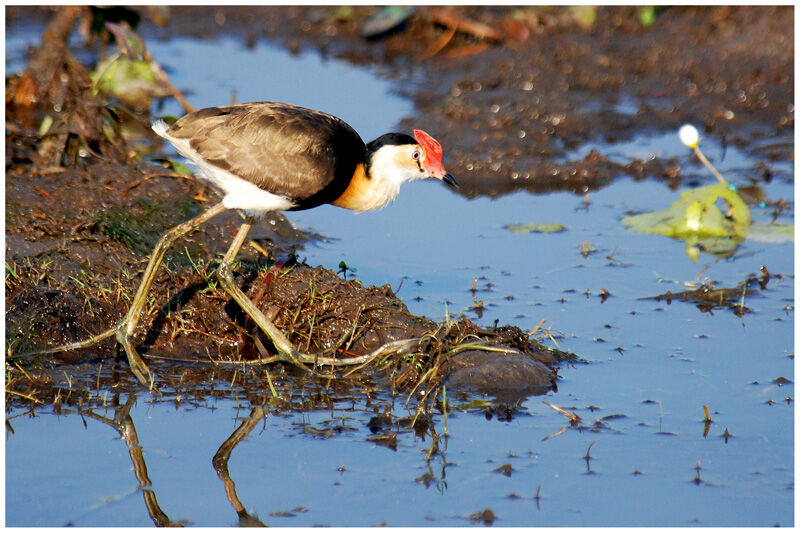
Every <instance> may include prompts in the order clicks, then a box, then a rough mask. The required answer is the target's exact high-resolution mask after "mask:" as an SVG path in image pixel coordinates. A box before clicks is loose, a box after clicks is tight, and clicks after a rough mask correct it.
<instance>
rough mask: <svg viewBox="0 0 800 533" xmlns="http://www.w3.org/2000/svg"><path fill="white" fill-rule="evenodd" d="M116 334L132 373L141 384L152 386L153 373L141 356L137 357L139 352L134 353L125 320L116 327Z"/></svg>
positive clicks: (134, 349)
mask: <svg viewBox="0 0 800 533" xmlns="http://www.w3.org/2000/svg"><path fill="white" fill-rule="evenodd" d="M115 330H116V334H117V342H118V343H120V344H121V345H122V347H123V348H124V349H125V354H126V355H127V357H128V365H129V366H130V367H131V372H133V375H134V376H136V379H138V380H139V382H140V383H141V384H142V385H145V386H147V387H150V388H152V387H153V375H152V374H151V373H150V370H149V369H148V368H147V365H146V364H145V363H144V361H142V358H141V357H139V354H138V353H136V348H134V347H133V343H132V342H131V336H130V335H129V334H128V331H127V330H128V324H127V322H126V321H124V320H123V321H122V322H121V323H120V324H119V325H118V326H117V327H116V328H115Z"/></svg>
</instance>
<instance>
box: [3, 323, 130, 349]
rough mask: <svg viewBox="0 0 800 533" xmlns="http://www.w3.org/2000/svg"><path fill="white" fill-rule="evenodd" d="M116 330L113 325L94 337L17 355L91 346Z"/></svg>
mask: <svg viewBox="0 0 800 533" xmlns="http://www.w3.org/2000/svg"><path fill="white" fill-rule="evenodd" d="M116 332H117V326H115V327H113V328H111V329H107V330H106V331H104V332H102V333H98V334H97V335H95V336H94V337H90V338H88V339H86V340H85V341H78V342H73V343H72V344H62V345H61V346H55V347H53V348H46V349H44V350H36V351H33V352H28V353H24V354H20V355H18V356H17V357H29V356H31V355H46V354H51V353H58V352H70V351H72V350H79V349H81V348H87V347H89V346H91V345H93V344H97V343H98V342H100V341H101V340H103V339H107V338H108V337H111V336H112V335H114V334H115V333H116Z"/></svg>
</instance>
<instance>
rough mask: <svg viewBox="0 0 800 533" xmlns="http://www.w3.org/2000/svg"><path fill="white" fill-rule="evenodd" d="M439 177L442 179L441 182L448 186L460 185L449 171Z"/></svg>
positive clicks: (455, 186) (456, 186) (455, 187)
mask: <svg viewBox="0 0 800 533" xmlns="http://www.w3.org/2000/svg"><path fill="white" fill-rule="evenodd" d="M441 179H442V181H443V182H445V183H446V184H448V185H449V186H451V187H453V188H454V189H457V188H458V187H460V185H459V184H458V182H457V181H456V179H455V178H454V177H453V175H452V174H450V173H449V172H448V173H447V174H445V175H444V177H442V178H441Z"/></svg>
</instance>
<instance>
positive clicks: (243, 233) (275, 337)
mask: <svg viewBox="0 0 800 533" xmlns="http://www.w3.org/2000/svg"><path fill="white" fill-rule="evenodd" d="M253 222H254V220H253V219H252V218H248V219H247V220H246V221H245V223H244V224H242V226H241V228H239V233H237V234H236V238H235V239H234V240H233V242H232V243H231V247H230V248H229V249H228V253H226V254H225V257H224V258H223V259H222V264H220V266H219V269H218V270H217V278H219V281H220V283H221V284H222V288H223V289H225V292H227V293H228V294H230V295H231V297H232V298H233V299H234V300H236V303H238V304H239V307H241V308H242V311H244V312H245V313H247V315H248V316H250V318H252V319H253V322H255V323H256V324H257V325H258V327H259V328H261V331H263V332H264V333H266V334H267V336H268V337H269V338H270V340H271V341H272V344H274V345H275V348H276V349H277V350H278V352H279V354H280V357H281V358H282V359H283V360H284V361H286V362H288V363H293V364H295V365H297V366H300V367H302V368H303V369H306V367H305V366H303V364H302V363H301V359H302V358H303V357H302V354H300V353H299V352H298V350H297V348H295V347H294V345H293V344H292V343H291V342H290V341H289V339H287V338H286V336H285V335H284V334H283V333H281V331H280V330H279V329H278V328H277V327H275V324H273V323H272V322H271V321H270V320H269V319H268V318H267V317H266V316H264V313H262V312H261V311H260V310H259V309H258V307H256V306H255V304H254V303H253V302H252V301H250V298H248V297H247V296H246V295H245V294H244V293H243V292H242V291H241V289H239V287H237V286H236V284H235V283H234V282H233V272H232V271H231V265H232V264H233V260H234V259H235V258H236V254H238V253H239V249H240V248H241V247H242V244H243V243H244V241H245V238H246V237H247V233H248V232H249V231H250V228H251V227H252V226H253ZM306 370H307V369H306Z"/></svg>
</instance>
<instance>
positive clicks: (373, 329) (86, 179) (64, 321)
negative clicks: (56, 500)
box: [6, 7, 794, 402]
mask: <svg viewBox="0 0 800 533" xmlns="http://www.w3.org/2000/svg"><path fill="white" fill-rule="evenodd" d="M163 14H164V12H163V11H161V10H143V17H142V20H141V22H140V27H139V29H138V31H140V33H141V34H142V35H143V36H144V37H145V40H147V39H150V38H160V39H168V38H170V37H171V36H175V35H192V36H195V37H200V38H207V37H208V36H213V35H218V34H223V33H231V34H237V35H241V36H242V38H243V39H244V40H245V41H246V42H248V43H255V42H256V41H257V40H258V39H269V40H271V41H276V42H278V43H280V44H282V45H283V46H286V47H287V48H288V49H289V50H297V49H300V48H302V47H314V48H317V49H320V50H323V52H324V53H326V54H330V55H334V56H336V57H342V58H346V59H347V60H349V61H353V62H358V63H381V64H383V65H384V66H385V68H386V69H388V72H389V73H390V74H389V75H390V76H392V77H396V79H397V80H398V85H399V87H400V90H401V91H402V92H403V93H404V94H406V95H407V96H409V97H411V98H412V99H413V101H414V103H415V105H416V116H414V117H409V118H408V119H407V120H405V121H404V122H403V123H402V124H401V126H402V127H411V126H412V124H413V126H414V127H418V128H423V129H427V130H429V131H435V132H436V136H437V138H438V139H439V140H440V141H441V142H442V144H443V145H445V146H449V147H452V148H451V149H450V150H448V158H449V159H448V160H447V161H446V164H447V168H448V170H449V171H450V172H451V173H453V174H454V175H456V176H458V180H459V182H460V183H462V189H461V190H462V193H463V194H465V195H466V196H469V197H474V196H482V195H488V196H497V195H502V194H505V193H508V192H511V191H515V190H519V189H527V190H530V191H533V192H537V193H540V192H547V191H554V190H569V191H572V192H575V193H581V194H583V193H587V192H590V191H593V190H597V189H599V188H602V187H603V186H605V185H607V184H609V183H610V182H611V181H612V180H613V179H615V178H617V177H620V176H631V177H633V178H635V179H645V178H648V179H659V180H665V181H667V182H668V183H669V184H670V185H671V186H674V187H677V186H678V185H679V184H680V183H681V181H682V180H684V179H686V176H685V175H684V174H682V173H681V172H680V167H679V165H678V163H677V162H676V161H674V160H669V159H667V160H662V159H660V158H657V157H655V158H652V159H648V160H631V161H629V162H627V163H620V162H618V161H612V160H611V159H610V158H609V157H608V154H603V153H600V152H599V151H597V150H591V151H590V152H589V153H588V155H586V156H584V157H580V158H575V157H574V156H573V155H572V152H573V151H574V150H575V149H576V148H578V147H581V146H584V145H586V144H591V143H603V142H608V143H611V142H617V141H620V140H624V139H626V138H629V137H630V136H632V135H634V134H641V133H642V131H652V132H659V131H665V130H671V129H677V127H678V126H679V125H680V124H682V123H684V122H687V121H690V122H695V123H698V124H702V126H703V127H704V134H706V135H710V136H714V137H719V138H722V139H724V140H725V142H727V143H731V144H734V145H737V146H743V147H748V146H750V145H751V144H752V143H753V142H754V141H755V140H757V139H760V138H762V137H765V136H769V137H773V136H777V135H781V134H787V135H789V134H790V133H791V131H792V129H793V127H794V109H793V86H794V74H793V57H794V50H793V42H794V36H793V16H794V13H793V8H792V7H764V8H729V7H720V8H669V9H664V10H659V11H657V13H656V18H655V22H654V23H652V24H650V25H646V24H644V23H643V22H641V20H640V17H639V12H638V11H636V9H635V8H613V9H612V8H602V9H598V10H597V11H596V12H595V14H594V17H595V18H594V20H593V21H592V22H591V23H587V21H586V20H583V19H581V17H580V16H578V14H576V12H574V11H572V10H569V9H544V8H519V9H516V8H477V7H475V8H435V7H423V8H416V9H414V10H412V11H410V12H409V13H406V14H405V15H404V18H403V20H402V21H401V22H398V23H397V25H396V26H394V27H390V28H388V29H387V30H386V31H383V32H381V33H377V34H371V35H370V37H369V38H367V37H365V36H364V32H365V30H364V28H365V27H367V28H370V26H369V25H370V24H373V25H374V23H375V19H374V17H375V16H376V15H377V14H378V10H377V8H368V7H356V8H347V9H346V10H345V9H344V8H336V7H319V8H296V7H286V8H211V7H203V8H172V9H170V10H169V11H168V17H166V18H164V17H161V15H163ZM6 16H7V24H10V23H14V22H15V21H17V20H21V19H25V18H26V17H29V18H39V19H42V20H48V21H54V20H55V19H56V18H57V17H59V16H61V17H63V20H61V21H60V22H59V24H58V25H56V26H51V29H52V30H53V31H55V30H59V31H61V34H62V35H63V34H64V31H65V30H63V27H64V26H69V25H70V24H75V25H78V27H81V25H84V26H85V25H86V24H87V22H86V17H87V16H88V15H86V13H85V12H80V11H78V12H72V11H68V10H62V11H61V12H59V11H57V10H53V9H35V8H25V7H9V8H6ZM67 33H68V32H67ZM48 42H49V49H48V50H43V49H40V50H39V51H38V52H34V55H33V56H32V58H31V60H30V64H29V69H28V71H27V72H26V73H25V74H23V75H22V76H20V77H11V78H8V79H7V80H6V95H7V97H6V110H7V122H6V265H7V266H6V344H7V359H6V361H7V364H6V379H7V391H9V390H11V391H15V393H16V394H14V393H12V394H9V393H8V392H7V395H6V397H7V400H9V401H12V402H14V401H28V400H27V399H28V398H31V397H35V398H37V400H38V401H46V402H56V401H60V400H57V399H58V398H60V395H61V392H60V391H61V389H60V388H57V387H55V386H53V383H55V377H54V376H55V375H56V374H58V375H61V374H62V373H63V372H64V365H69V369H70V375H72V376H74V379H75V380H76V382H75V385H76V387H78V385H79V383H83V385H84V386H86V387H92V386H93V385H96V386H98V387H99V384H100V381H101V378H102V380H104V381H108V385H109V386H111V387H114V386H119V385H120V384H125V386H126V387H134V386H135V383H136V382H135V379H133V378H132V376H131V375H130V374H129V373H128V372H127V368H126V366H125V364H124V363H121V362H120V359H119V356H118V354H117V347H116V343H115V342H113V341H111V340H108V341H104V342H102V343H100V344H98V345H97V346H95V347H93V348H91V349H88V350H81V351H73V352H67V353H62V354H56V355H55V356H46V357H36V358H18V357H17V356H18V354H22V353H25V352H28V351H30V350H32V349H36V348H41V347H45V346H54V345H58V344H62V343H67V342H74V341H77V340H83V339H85V338H88V337H89V336H91V335H93V334H97V333H99V332H102V331H104V330H106V329H107V328H109V327H112V326H113V325H115V324H117V323H118V322H119V321H120V320H121V318H122V316H123V315H124V313H125V312H126V311H127V306H128V305H129V303H130V300H131V298H132V296H133V294H134V292H135V290H136V288H137V285H138V281H139V279H140V277H141V272H142V270H143V268H144V265H145V262H146V259H147V255H148V254H149V253H150V251H151V250H152V247H153V245H154V244H155V242H156V241H157V240H158V238H159V237H160V236H161V234H163V232H164V231H166V230H167V229H169V228H170V227H172V226H174V225H175V224H178V223H179V222H182V221H184V220H186V219H188V218H189V217H191V216H194V215H195V214H197V213H199V212H200V211H201V210H203V209H204V208H205V207H207V206H208V205H211V204H210V203H209V202H213V200H214V198H213V197H214V193H213V192H211V191H207V190H204V189H203V187H202V185H201V184H200V183H199V182H197V181H195V180H193V179H187V177H186V176H183V175H181V174H179V173H176V172H174V171H173V169H165V168H164V167H163V166H159V165H158V164H157V163H158V161H157V159H158V154H149V155H148V156H147V157H143V158H142V157H137V156H136V151H135V149H140V147H141V145H142V144H150V143H152V142H153V140H154V139H153V136H152V135H151V134H150V133H149V132H148V130H147V128H146V124H147V117H146V116H144V115H141V114H139V115H136V114H135V113H134V114H133V115H132V116H124V117H123V115H122V114H121V113H117V112H114V109H115V108H109V106H106V105H104V103H103V102H102V101H100V100H99V99H98V98H97V97H96V96H95V95H93V94H92V93H91V91H90V90H89V89H88V87H89V85H87V83H86V78H85V76H86V73H85V70H86V67H85V66H82V65H80V63H78V62H77V61H76V60H75V59H74V57H73V56H72V55H71V54H69V53H68V52H67V51H65V49H64V48H63V47H62V48H61V49H59V48H58V47H57V46H53V43H52V41H48ZM675 43H681V46H676V45H675ZM92 46H98V44H97V43H96V42H95V43H93V44H92ZM48 59H49V60H50V62H48ZM44 65H49V66H47V68H45V66H44ZM54 66H55V67H54ZM53 68H55V70H53ZM82 69H83V70H82ZM420 72H421V73H422V77H423V78H424V79H425V80H426V82H425V83H424V84H416V83H413V82H412V81H411V78H412V77H414V76H419V73H420ZM59 80H65V81H66V83H62V82H61V81H59ZM187 96H188V97H189V98H191V95H187ZM266 96H267V95H265V98H266ZM631 102H635V104H634V105H632V104H631ZM52 109H58V112H56V113H55V114H54V116H55V121H54V125H53V126H51V129H50V130H49V131H48V133H47V134H46V135H41V134H40V131H39V128H40V125H41V122H42V120H43V118H44V116H45V114H48V113H51V110H52ZM100 119H102V120H100ZM109 123H113V124H118V125H120V128H119V130H115V131H109V130H108V128H106V127H104V125H107V124H109ZM123 125H124V128H125V129H127V130H128V131H130V130H137V131H138V134H137V135H136V136H135V137H131V136H130V135H129V134H126V135H123V134H122V133H121V131H122V129H123ZM158 145H159V144H158V143H156V144H155V146H158ZM159 149H160V148H157V147H156V148H155V150H159ZM761 149H766V150H769V151H770V157H773V158H776V159H790V158H791V157H792V149H791V147H786V146H779V145H775V146H768V147H761ZM140 151H141V150H140ZM153 156H155V157H153ZM769 178H770V177H768V176H754V177H753V179H754V180H756V181H757V180H759V179H769ZM239 223H240V218H239V216H238V215H237V214H236V213H225V214H223V215H221V216H220V217H217V219H215V220H214V221H213V222H211V223H210V224H206V225H204V226H203V227H201V229H200V230H199V231H197V232H195V233H193V234H192V235H190V236H189V237H188V239H186V240H184V241H181V243H180V245H179V246H175V247H174V248H173V249H172V251H171V253H170V254H168V256H167V262H166V266H167V268H163V269H162V270H160V273H159V274H158V276H157V278H156V283H155V285H154V287H153V290H152V292H151V295H152V298H151V300H149V301H148V304H147V306H146V312H147V316H146V318H145V319H144V320H143V321H142V325H141V326H140V328H139V336H138V338H137V340H138V341H139V344H140V348H141V349H142V351H143V356H144V357H145V360H146V361H147V363H148V365H152V368H153V369H154V370H155V373H156V374H157V375H158V376H159V377H158V380H159V381H158V382H157V383H156V385H157V386H159V387H173V386H177V385H176V383H180V384H181V386H182V387H184V386H186V385H187V383H192V384H193V385H194V386H196V387H198V388H199V389H203V388H204V385H202V384H203V383H206V385H207V383H208V381H209V379H210V375H211V374H212V373H222V374H225V375H226V377H229V376H230V375H231V374H232V373H235V372H236V371H237V370H236V368H237V367H236V366H235V364H239V365H240V366H241V368H242V369H243V370H242V372H243V374H246V373H248V372H249V374H248V375H256V374H258V376H259V378H258V387H261V388H260V389H254V390H260V391H261V392H259V393H258V394H262V393H263V390H265V389H264V388H263V387H265V386H266V385H265V383H264V379H269V373H267V374H262V373H261V370H260V369H261V368H262V367H259V366H256V365H255V364H253V365H250V366H248V363H247V362H248V361H250V362H251V363H252V362H254V361H258V360H259V359H263V358H265V357H266V356H268V355H269V351H270V347H269V345H268V343H266V341H264V340H261V339H260V337H259V336H257V335H254V333H253V325H252V324H251V323H249V321H248V319H246V318H245V317H244V316H243V315H242V314H241V311H240V310H239V309H238V308H237V307H236V306H235V305H233V304H231V303H230V301H229V298H228V297H227V295H225V294H224V292H222V291H221V290H220V289H219V288H217V287H216V286H215V284H214V283H213V280H214V275H213V274H214V270H215V269H216V266H217V262H216V260H215V259H214V258H215V257H218V256H219V254H220V253H223V252H224V251H225V249H226V248H227V244H228V243H229V241H230V239H231V238H232V236H233V235H234V234H235V231H236V228H237V227H238V225H239ZM268 228H269V229H268ZM250 238H251V241H252V242H253V244H247V245H246V246H245V248H243V250H242V253H241V254H240V257H239V260H240V263H241V264H240V266H239V268H238V269H237V271H236V281H237V283H238V284H239V286H240V287H242V288H243V289H244V290H245V292H246V293H247V294H248V296H249V297H250V298H253V299H254V300H256V301H258V305H259V307H260V308H261V309H262V310H263V311H264V312H265V314H266V315H267V316H268V317H271V318H272V319H273V320H274V321H275V323H276V325H277V326H278V327H279V328H280V329H281V330H282V331H284V332H285V333H286V334H287V336H288V337H289V339H290V340H291V341H292V342H293V343H294V344H295V345H296V346H298V347H300V348H301V349H303V350H305V351H307V352H309V353H329V354H332V355H333V356H335V357H352V356H362V355H366V354H370V353H373V352H374V351H375V350H377V349H379V348H380V347H381V346H382V345H385V344H386V343H390V342H393V341H398V340H401V339H406V338H417V339H420V341H419V342H418V343H417V344H416V345H415V346H414V349H412V350H411V351H410V352H407V353H405V354H396V357H393V358H392V359H390V360H389V359H385V360H381V362H380V364H376V365H375V366H374V367H372V369H371V370H375V371H379V372H378V374H379V376H380V379H382V380H383V383H384V386H388V387H390V388H392V389H393V390H394V389H395V388H396V389H397V390H407V391H408V390H414V386H415V385H416V384H418V383H419V380H421V379H423V378H425V377H426V376H427V378H428V379H429V378H430V377H431V376H436V377H437V384H442V383H444V384H448V383H449V385H448V386H450V387H452V388H454V389H458V388H462V387H463V388H466V389H469V390H479V391H481V392H488V393H491V394H495V395H498V396H502V395H503V394H505V393H507V392H516V393H519V394H522V395H525V394H530V393H541V392H544V391H547V390H552V388H553V387H554V386H555V377H556V374H555V369H556V368H557V364H558V362H559V361H561V360H563V359H564V358H565V357H566V354H562V353H558V352H554V351H550V350H545V349H544V348H542V347H541V346H540V345H539V344H538V343H537V342H536V341H535V340H534V339H533V338H532V337H528V336H527V335H526V334H525V333H524V332H522V331H520V330H519V329H518V328H514V327H513V326H509V327H506V328H494V329H492V330H483V329H481V328H479V327H478V326H476V325H475V324H473V323H471V322H469V321H468V320H466V319H464V320H460V321H457V322H448V323H446V324H436V323H433V322H431V321H429V320H426V319H423V318H420V317H415V316H412V315H410V314H409V313H408V310H407V309H406V307H405V306H404V305H403V303H402V302H401V301H400V300H399V299H397V298H396V297H395V295H394V293H393V291H392V288H391V287H364V286H362V285H361V284H360V283H359V282H357V281H352V280H347V279H343V278H346V276H347V273H346V272H335V271H332V270H326V269H324V268H322V267H316V266H311V265H306V264H304V263H303V262H302V260H301V259H300V260H299V261H298V256H301V255H302V247H303V244H304V242H306V240H307V239H309V238H314V236H308V235H303V234H301V233H299V232H297V231H296V230H294V229H293V228H292V226H291V224H289V223H288V222H287V221H286V219H285V218H283V217H282V216H280V215H275V216H274V217H273V218H272V220H270V221H269V223H267V224H261V225H260V226H259V230H258V231H254V232H253V234H251V235H250ZM264 250H269V252H268V254H267V255H268V256H266V255H265V254H264ZM329 266H330V265H329ZM673 297H676V298H677V297H678V295H675V296H673ZM680 297H681V299H683V295H680ZM727 303H728V304H729V305H731V306H735V303H732V302H727ZM265 344H266V346H265ZM470 345H478V346H477V347H472V348H470V347H469V346H470ZM487 347H491V348H492V349H493V350H488V349H487ZM420 353H426V354H428V355H431V354H433V356H431V357H429V358H428V359H426V361H425V363H424V364H421V362H420V360H419V358H418V357H417V356H416V355H415V354H420ZM123 359H124V356H123ZM243 362H244V363H243ZM103 365H110V366H113V371H108V366H106V369H107V370H106V372H103V371H102V368H103ZM244 369H247V370H248V372H245V371H244ZM254 369H259V370H254ZM315 371H319V372H323V373H324V371H322V370H319V369H315ZM268 372H273V371H272V370H269V371H268ZM275 372H278V373H283V372H290V373H292V372H299V371H296V370H294V369H287V368H281V369H280V370H275ZM344 372H346V371H344ZM344 372H340V375H341V374H343V373H344ZM265 376H266V377H265ZM234 377H235V375H234ZM295 378H296V379H306V376H303V375H302V374H297V376H295ZM253 379H255V378H253ZM323 379H324V378H323ZM364 379H371V377H369V376H368V377H365V378H364ZM176 380H177V382H176ZM95 381H97V383H95ZM433 390H434V389H427V393H431V392H432V391H433ZM253 394H256V392H254V393H253ZM434 397H435V395H434Z"/></svg>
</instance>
